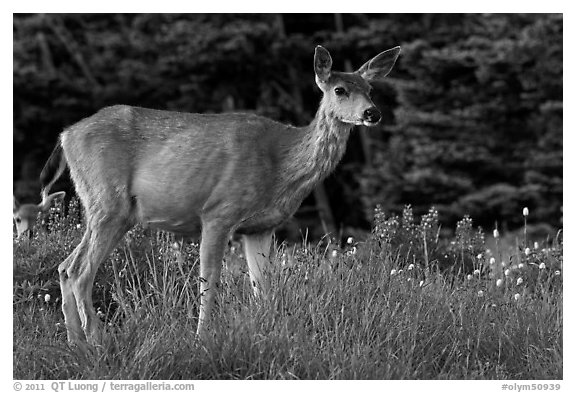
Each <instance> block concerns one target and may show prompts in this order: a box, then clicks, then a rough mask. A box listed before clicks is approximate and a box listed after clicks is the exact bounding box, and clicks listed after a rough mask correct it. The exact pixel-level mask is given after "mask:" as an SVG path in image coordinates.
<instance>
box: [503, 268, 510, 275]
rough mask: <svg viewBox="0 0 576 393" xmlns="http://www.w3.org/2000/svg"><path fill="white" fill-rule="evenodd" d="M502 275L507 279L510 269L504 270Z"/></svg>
mask: <svg viewBox="0 0 576 393" xmlns="http://www.w3.org/2000/svg"><path fill="white" fill-rule="evenodd" d="M504 275H505V276H506V277H508V276H509V275H510V269H506V270H504Z"/></svg>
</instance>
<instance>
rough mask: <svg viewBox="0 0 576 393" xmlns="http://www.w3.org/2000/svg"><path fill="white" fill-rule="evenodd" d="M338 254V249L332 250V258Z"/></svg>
mask: <svg viewBox="0 0 576 393" xmlns="http://www.w3.org/2000/svg"><path fill="white" fill-rule="evenodd" d="M337 256H338V250H332V258H336V257H337Z"/></svg>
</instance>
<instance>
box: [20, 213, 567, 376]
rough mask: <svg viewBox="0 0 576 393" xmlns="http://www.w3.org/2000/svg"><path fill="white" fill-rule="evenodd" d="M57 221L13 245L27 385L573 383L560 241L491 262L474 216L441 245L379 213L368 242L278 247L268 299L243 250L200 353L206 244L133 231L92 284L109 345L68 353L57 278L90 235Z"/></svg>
mask: <svg viewBox="0 0 576 393" xmlns="http://www.w3.org/2000/svg"><path fill="white" fill-rule="evenodd" d="M58 210H59V209H54V211H53V212H52V214H51V216H50V217H49V219H48V230H40V231H38V232H37V233H36V234H35V236H34V237H33V238H32V239H30V240H29V241H16V240H15V242H14V301H13V309H14V320H13V324H14V354H13V362H14V378H15V379H56V380H62V379H514V380H516V379H562V352H563V351H562V299H563V298H562V238H561V236H560V233H559V235H558V236H556V237H555V238H554V239H552V240H551V241H549V242H548V243H546V242H542V241H541V244H542V246H540V247H539V248H538V249H536V250H534V249H533V247H531V248H532V249H531V250H529V251H528V252H526V250H525V248H528V247H529V245H528V239H522V240H520V241H519V246H518V247H517V246H515V247H514V249H512V250H511V249H510V248H509V247H508V246H506V245H505V244H503V242H501V241H500V239H496V240H497V241H496V245H497V249H494V250H492V251H488V250H486V249H485V246H484V237H485V236H484V234H483V233H482V232H481V231H479V230H478V229H476V228H474V227H473V225H472V221H471V220H470V219H469V218H465V219H463V220H462V221H461V222H460V223H459V224H458V227H457V228H456V232H455V234H454V236H452V237H451V238H449V239H444V240H442V239H440V238H439V236H438V235H439V233H440V229H439V225H438V215H437V212H435V210H433V209H431V210H430V213H429V214H427V215H425V216H424V217H422V218H421V220H419V222H416V220H415V219H414V217H413V216H412V212H411V209H409V208H407V209H406V210H405V211H404V213H403V215H402V216H401V217H387V216H386V215H385V214H384V213H383V212H381V211H377V214H376V218H375V224H374V229H373V231H372V233H371V234H370V235H369V236H367V238H366V239H365V240H364V241H362V242H359V243H357V242H355V241H353V240H352V241H351V242H350V243H351V244H346V245H345V247H343V248H339V247H335V246H334V245H327V244H326V243H325V242H320V243H318V244H310V243H305V244H301V245H297V246H295V247H290V248H288V247H286V246H285V245H280V246H278V249H277V257H276V260H275V261H274V265H273V268H272V271H271V272H270V275H269V277H268V279H269V280H270V281H271V284H272V288H273V290H272V291H271V292H270V293H269V294H268V296H267V297H265V298H264V299H262V300H260V301H256V300H255V299H254V298H253V296H252V294H251V288H250V285H249V282H248V280H247V275H246V271H245V270H246V268H245V262H244V261H243V260H242V257H241V256H240V252H239V250H238V247H237V246H235V247H232V248H230V249H229V250H228V251H227V254H226V257H225V265H224V269H223V275H222V279H223V280H222V290H221V294H220V295H219V296H218V307H217V309H216V311H215V313H214V315H213V320H212V322H211V326H212V328H211V333H210V337H209V338H208V339H206V340H205V341H203V342H198V341H197V340H196V338H195V335H194V332H195V328H196V323H197V321H196V319H195V318H196V315H197V308H198V301H197V284H198V275H197V271H198V246H197V244H194V243H186V244H184V245H178V244H175V243H174V241H173V239H172V238H171V236H170V235H168V234H164V233H148V232H146V231H144V230H142V229H141V228H136V229H134V230H132V231H131V232H130V233H129V234H128V236H127V237H126V239H125V241H124V242H123V244H122V245H120V246H119V247H118V248H117V249H116V250H115V251H114V253H113V255H112V256H111V257H110V258H109V260H108V261H107V262H106V263H105V264H104V266H102V267H101V268H100V270H99V273H98V275H97V278H96V283H95V285H94V303H95V307H96V308H97V309H98V313H99V315H100V316H101V319H102V321H103V326H104V328H105V331H106V335H105V337H106V338H105V340H104V342H103V344H102V345H101V346H99V347H70V346H69V345H68V344H67V342H66V332H65V328H64V326H63V316H62V314H61V311H60V306H61V300H60V292H59V287H58V278H57V270H56V269H57V266H58V264H59V263H60V262H61V261H62V260H63V259H64V258H65V257H66V256H67V254H68V253H69V252H70V251H71V250H72V249H73V247H74V246H75V244H77V243H78V242H79V240H80V236H81V234H82V231H83V228H82V224H81V221H80V214H79V209H78V206H77V203H76V202H74V203H72V205H71V207H70V208H69V209H68V214H67V215H62V214H61V213H59V211H58ZM181 253H182V254H181ZM180 255H184V257H182V256H180ZM503 256H505V257H503ZM492 258H494V261H492ZM502 258H505V259H506V260H505V261H502ZM491 262H492V263H491ZM502 262H504V265H502ZM542 264H544V266H543V265H542ZM506 270H507V273H505V272H506ZM519 278H522V282H521V283H520V284H518V282H519V280H518V279H519ZM498 279H500V280H502V281H501V282H500V284H499V285H497V284H496V283H497V280H498ZM46 295H49V296H46Z"/></svg>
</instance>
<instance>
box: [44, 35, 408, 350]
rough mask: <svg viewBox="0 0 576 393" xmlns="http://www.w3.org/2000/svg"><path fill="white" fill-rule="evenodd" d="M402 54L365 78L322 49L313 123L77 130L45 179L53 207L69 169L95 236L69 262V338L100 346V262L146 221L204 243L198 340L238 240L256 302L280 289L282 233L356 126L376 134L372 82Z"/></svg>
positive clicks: (122, 112) (110, 120)
mask: <svg viewBox="0 0 576 393" xmlns="http://www.w3.org/2000/svg"><path fill="white" fill-rule="evenodd" d="M399 53H400V47H395V48H392V49H389V50H386V51H384V52H382V53H380V54H378V55H377V56H375V57H374V58H372V59H371V60H369V61H368V62H366V63H365V64H364V65H362V67H360V68H359V69H358V70H357V71H355V72H338V71H333V70H332V58H331V56H330V53H329V52H328V50H327V49H325V48H324V47H322V46H317V47H316V48H315V51H314V73H315V82H316V85H317V86H318V87H319V89H320V90H321V93H322V98H321V100H320V105H319V108H318V110H317V112H316V115H315V117H314V119H313V120H312V121H311V122H310V123H309V124H308V125H307V126H304V127H295V126H292V125H285V124H282V123H279V122H277V121H274V120H271V119H268V118H265V117H262V116H259V115H256V114H249V113H223V114H197V113H183V112H175V111H164V110H154V109H146V108H140V107H135V106H126V105H116V106H111V107H106V108H103V109H101V110H100V111H98V112H97V113H95V114H94V115H92V116H90V117H87V118H85V119H83V120H80V121H79V122H78V123H76V124H74V125H72V126H70V127H68V128H67V129H65V130H64V131H63V132H62V133H61V134H60V135H59V139H58V143H57V144H56V147H55V148H54V150H53V152H52V154H51V156H50V157H49V159H48V161H47V162H46V165H45V167H44V169H43V170H42V173H41V179H40V181H41V183H42V186H43V188H42V192H41V195H42V200H43V201H44V202H43V203H44V204H45V203H47V202H48V200H49V198H50V196H49V191H50V187H51V185H52V184H53V183H54V182H55V181H56V179H57V178H58V177H59V176H60V175H61V174H62V172H63V171H64V168H66V167H68V168H69V172H70V175H71V178H72V180H73V183H74V186H75V189H76V192H77V194H78V196H79V198H80V201H81V202H82V205H83V208H84V213H85V218H86V220H85V221H86V231H85V233H84V235H83V237H82V239H81V241H80V243H79V244H78V246H77V247H76V248H75V249H74V250H73V252H72V253H71V254H70V255H69V256H68V257H67V258H66V259H65V260H64V261H63V262H62V263H61V264H60V265H59V266H58V273H59V280H60V288H61V291H62V312H63V314H64V320H65V325H66V329H67V337H68V340H69V341H70V342H72V343H82V342H86V341H88V342H89V343H93V344H97V343H98V342H99V340H100V338H101V336H100V335H99V334H100V333H99V332H100V331H101V330H102V329H101V328H100V326H99V325H100V321H99V319H98V317H97V316H96V314H95V312H94V308H93V304H92V286H93V282H94V277H95V275H96V271H97V269H98V267H99V266H100V265H101V264H102V262H103V261H104V260H105V259H106V258H107V256H108V255H109V254H110V253H111V251H112V250H113V248H114V247H115V246H116V244H117V243H118V242H119V241H120V240H121V239H122V238H123V236H124V234H125V233H126V232H127V231H128V230H129V229H130V228H132V227H133V226H134V225H136V224H140V225H142V226H144V227H145V228H153V229H158V230H163V231H168V232H172V233H174V234H176V235H177V236H182V237H197V236H198V235H199V237H200V268H199V276H200V279H199V281H200V284H199V294H200V302H199V312H198V325H197V330H196V337H198V338H200V339H202V338H203V337H205V336H206V333H207V332H208V331H209V327H208V324H209V318H210V314H211V311H212V309H213V307H214V303H215V296H216V293H217V291H218V286H219V284H220V274H221V269H222V260H223V256H224V251H225V247H226V245H227V241H228V238H229V236H230V235H231V234H233V233H236V234H237V235H240V236H241V238H242V240H243V243H244V252H245V257H246V260H247V263H248V273H249V277H250V282H251V285H252V287H253V292H254V296H256V297H257V298H261V297H262V296H265V295H266V293H269V292H268V291H269V290H271V288H268V284H267V283H266V280H265V277H266V274H269V273H267V272H269V270H268V269H269V267H270V264H271V263H272V262H271V259H270V253H271V245H272V236H273V233H274V229H275V228H276V227H278V226H280V225H281V224H282V223H283V222H284V221H286V220H287V219H288V218H290V217H291V216H292V215H293V214H294V213H295V211H296V210H297V209H298V207H299V206H300V204H301V203H302V201H303V199H304V198H305V197H306V196H307V195H308V194H309V193H310V192H311V191H312V190H313V188H314V187H315V185H317V184H318V183H319V182H321V181H322V180H323V179H324V178H326V177H327V176H328V174H330V173H331V172H332V170H333V169H334V168H335V167H336V165H337V163H338V162H339V161H340V160H341V158H342V156H343V154H344V152H345V149H346V144H347V140H348V137H349V135H350V132H351V130H352V128H353V127H354V126H357V125H364V126H368V127H373V126H375V125H377V124H378V123H379V122H380V120H381V113H380V111H379V110H378V109H377V108H376V106H375V105H374V103H373V102H372V100H371V98H370V92H371V90H372V86H371V83H372V82H375V81H380V80H382V79H383V78H384V77H386V76H387V75H388V73H389V72H390V71H391V70H392V67H393V66H394V64H395V62H396V59H397V58H398V55H399Z"/></svg>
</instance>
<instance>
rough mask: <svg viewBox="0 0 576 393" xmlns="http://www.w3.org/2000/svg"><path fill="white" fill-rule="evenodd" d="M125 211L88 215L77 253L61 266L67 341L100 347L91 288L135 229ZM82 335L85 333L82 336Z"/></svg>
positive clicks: (97, 320)
mask: <svg viewBox="0 0 576 393" xmlns="http://www.w3.org/2000/svg"><path fill="white" fill-rule="evenodd" d="M127 211H128V210H126V209H119V210H116V211H113V210H110V211H107V212H104V211H102V210H96V211H93V212H91V213H88V214H87V215H88V226H87V229H86V233H85V234H84V237H83V238H82V241H81V243H80V244H79V245H78V247H77V248H76V250H74V252H73V253H72V254H71V255H70V256H69V257H68V258H67V259H66V260H65V261H64V262H63V263H62V264H61V265H60V267H59V269H58V270H59V272H60V286H61V289H62V297H63V302H62V311H63V312H64V317H65V320H66V326H67V330H68V339H69V340H70V341H72V342H74V341H83V340H84V338H86V339H88V341H89V342H90V343H93V344H97V343H99V341H100V340H99V338H100V326H99V325H100V321H99V319H98V316H97V315H96V313H95V312H94V308H93V304H92V286H93V284H94V278H95V276H96V272H97V270H98V267H99V266H100V264H101V263H102V262H103V261H104V260H105V259H106V258H107V257H108V255H109V254H110V252H111V251H112V249H113V248H114V246H116V244H117V243H118V241H119V240H120V239H121V238H122V236H123V235H124V234H125V233H126V231H127V230H128V229H129V228H130V227H131V226H132V223H131V220H130V217H129V216H128V215H127V214H126V213H124V214H121V213H120V212H127ZM82 332H83V333H82Z"/></svg>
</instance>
